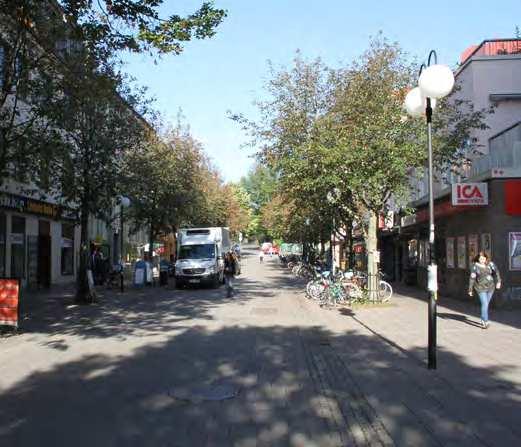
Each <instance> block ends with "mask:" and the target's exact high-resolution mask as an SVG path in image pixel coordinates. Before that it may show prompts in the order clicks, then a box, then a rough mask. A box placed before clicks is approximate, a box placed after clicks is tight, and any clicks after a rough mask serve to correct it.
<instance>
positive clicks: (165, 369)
mask: <svg viewBox="0 0 521 447" xmlns="http://www.w3.org/2000/svg"><path fill="white" fill-rule="evenodd" d="M340 347H341V348H342V349H341V350H340V349H339V348H340ZM440 356H443V361H442V362H441V361H440V364H443V365H447V366H446V368H452V369H456V370H458V371H460V373H461V375H462V376H464V377H466V378H467V381H466V383H465V385H464V386H461V387H457V388H454V387H452V386H451V385H450V384H449V383H448V382H446V381H445V380H444V379H443V376H442V375H441V374H438V373H436V372H432V371H427V370H426V369H425V368H424V367H419V366H418V365H417V364H416V363H415V362H413V361H411V359H410V358H409V357H407V356H404V355H403V354H402V353H400V352H398V351H396V350H393V349H392V348H390V347H389V346H388V345H387V344H386V343H382V341H381V340H379V339H378V338H375V337H369V336H362V335H357V334H356V333H354V332H346V333H345V334H343V335H341V336H335V335H334V334H332V333H330V332H328V331H326V330H323V329H321V328H319V327H311V328H302V327H280V326H271V327H262V328H261V327H247V328H241V327H237V326H232V327H227V328H223V329H221V330H218V331H207V330H204V329H202V328H200V327H199V328H198V327H193V328H190V329H186V330H185V331H184V332H183V333H181V334H178V335H176V336H171V337H170V338H169V339H168V340H167V341H164V342H162V343H160V344H157V343H156V344H155V345H153V346H150V345H149V346H146V347H141V348H139V349H137V350H135V351H134V352H130V353H129V355H128V356H107V355H102V354H88V355H85V356H84V357H82V358H81V359H79V360H75V361H69V362H64V363H62V364H59V365H58V366H55V367H54V368H53V369H50V370H46V371H39V372H37V373H34V374H32V375H31V376H29V377H28V378H26V379H25V380H22V381H20V382H18V383H17V384H15V385H14V386H12V387H11V388H9V389H3V390H2V394H1V395H0V445H5V446H8V445H13V446H15V445H16V446H26V445H27V446H30V445H52V446H71V445H74V446H89V447H90V446H210V445H211V446H232V445H235V446H250V445H259V444H260V445H269V446H295V447H296V446H345V445H398V446H404V445H422V446H426V445H447V444H449V443H452V444H451V445H494V444H495V443H496V442H497V441H498V439H501V445H502V446H510V445H511V446H513V445H516V443H517V445H519V441H520V440H521V428H520V427H519V421H518V418H519V414H521V390H520V389H519V388H516V386H515V385H514V384H513V383H512V382H509V381H506V380H504V379H500V378H499V374H500V373H501V372H502V370H503V369H502V368H500V367H489V368H476V367H471V366H469V365H468V364H466V363H465V361H464V359H462V358H459V357H458V356H456V355H454V354H453V353H450V352H440ZM222 384H226V386H228V387H232V388H233V389H235V390H236V392H237V396H236V397H235V398H231V399H227V400H222V401H219V400H211V401H205V400H201V399H199V400H198V401H191V400H190V399H188V398H187V399H179V400H178V399H175V398H173V397H172V396H175V395H179V394H180V393H181V394H183V393H184V395H187V396H189V394H190V390H192V389H194V388H199V389H200V388H201V387H212V386H214V387H216V386H218V385H222Z"/></svg>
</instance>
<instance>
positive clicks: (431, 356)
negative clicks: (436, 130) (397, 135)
mask: <svg viewBox="0 0 521 447" xmlns="http://www.w3.org/2000/svg"><path fill="white" fill-rule="evenodd" d="M425 114H426V117H427V137H428V149H429V260H428V261H429V267H428V285H427V288H428V290H429V317H428V318H429V326H428V330H429V336H428V342H429V348H428V368H429V369H436V301H437V293H438V278H437V265H436V259H435V258H436V255H435V253H434V193H433V188H432V184H433V169H432V107H431V100H430V98H427V108H426V110H425Z"/></svg>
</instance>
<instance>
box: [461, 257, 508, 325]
mask: <svg viewBox="0 0 521 447" xmlns="http://www.w3.org/2000/svg"><path fill="white" fill-rule="evenodd" d="M500 287H501V276H500V274H499V270H498V269H497V267H496V264H494V263H493V262H492V261H491V260H490V259H489V257H488V255H487V254H486V253H485V252H484V251H480V252H479V253H478V254H477V255H476V257H475V258H474V262H473V264H472V267H471V269H470V280H469V295H470V296H472V295H473V293H474V290H475V291H476V292H477V294H478V296H479V300H480V301H481V327H482V328H483V329H487V328H488V326H489V323H488V306H489V304H490V301H491V300H492V295H494V289H499V288H500Z"/></svg>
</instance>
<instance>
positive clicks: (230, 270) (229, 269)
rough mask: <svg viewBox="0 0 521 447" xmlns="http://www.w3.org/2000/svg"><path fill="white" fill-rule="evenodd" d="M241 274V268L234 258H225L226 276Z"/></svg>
mask: <svg viewBox="0 0 521 447" xmlns="http://www.w3.org/2000/svg"><path fill="white" fill-rule="evenodd" d="M238 273H239V266H238V263H237V260H236V259H235V258H234V257H233V258H232V259H230V258H229V257H228V256H226V257H225V258H224V274H225V275H237V274H238Z"/></svg>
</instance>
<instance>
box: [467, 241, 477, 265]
mask: <svg viewBox="0 0 521 447" xmlns="http://www.w3.org/2000/svg"><path fill="white" fill-rule="evenodd" d="M478 243H479V242H478V235H477V234H469V265H471V264H472V263H473V262H474V258H475V257H476V255H477V254H478V251H479V247H478Z"/></svg>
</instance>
